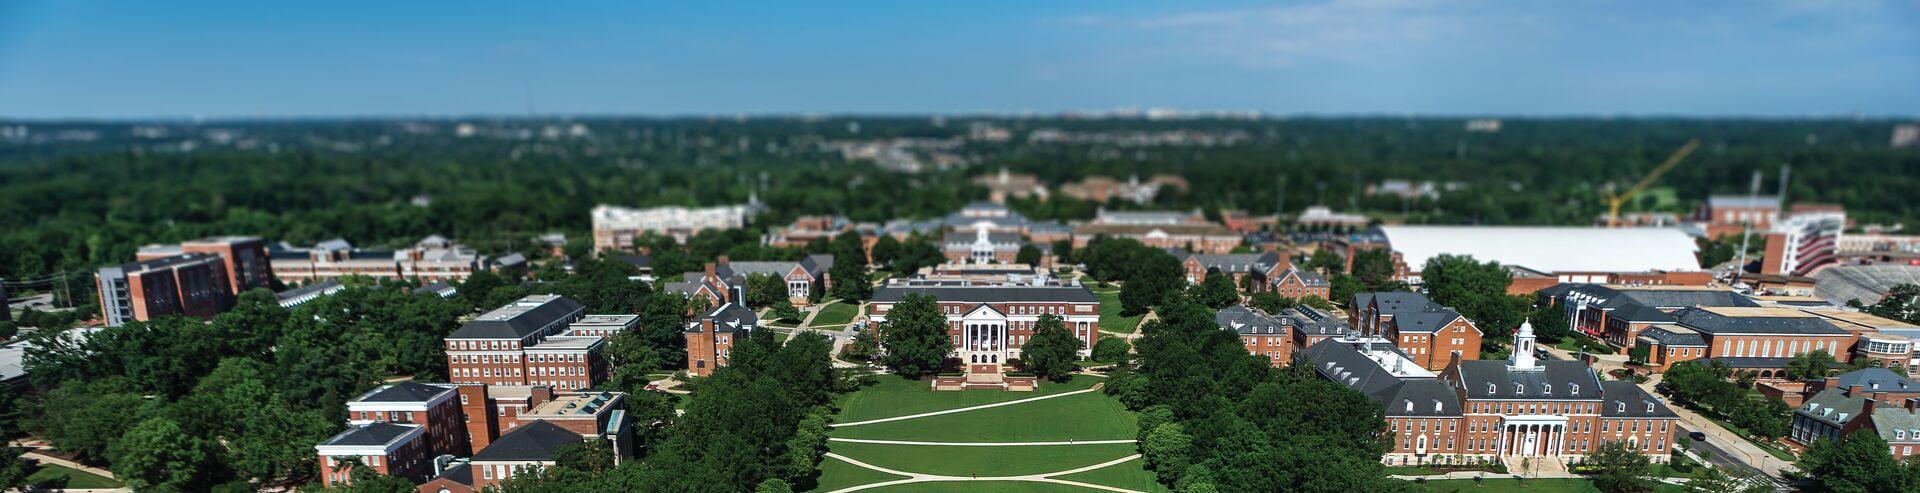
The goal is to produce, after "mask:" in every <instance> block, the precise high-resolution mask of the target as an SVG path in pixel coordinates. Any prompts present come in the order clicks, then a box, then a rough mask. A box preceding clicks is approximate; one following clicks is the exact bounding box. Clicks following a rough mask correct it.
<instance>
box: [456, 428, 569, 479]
mask: <svg viewBox="0 0 1920 493" xmlns="http://www.w3.org/2000/svg"><path fill="white" fill-rule="evenodd" d="M582 441H585V438H583V437H581V436H580V434H579V433H575V432H574V431H573V430H569V429H566V428H564V427H561V426H560V425H556V424H553V423H549V422H546V421H534V422H532V423H529V424H527V425H526V426H521V427H518V428H515V429H514V430H513V431H510V432H507V433H506V434H503V435H501V436H500V439H499V440H495V441H494V442H493V443H492V444H489V445H487V447H486V448H485V449H481V450H480V452H478V453H475V454H473V458H472V460H470V461H469V462H468V464H469V467H471V468H472V469H473V471H472V478H471V479H472V481H473V488H472V490H473V491H481V490H485V489H487V488H490V487H493V486H495V485H498V484H500V482H501V481H505V480H508V479H512V478H513V477H514V476H517V475H521V474H527V473H530V472H533V471H537V470H540V469H543V468H547V467H551V466H553V465H554V460H553V456H554V453H555V452H558V451H560V448H561V447H564V446H567V445H572V444H576V443H580V442H582Z"/></svg>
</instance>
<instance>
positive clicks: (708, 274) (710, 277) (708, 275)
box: [707, 257, 727, 279]
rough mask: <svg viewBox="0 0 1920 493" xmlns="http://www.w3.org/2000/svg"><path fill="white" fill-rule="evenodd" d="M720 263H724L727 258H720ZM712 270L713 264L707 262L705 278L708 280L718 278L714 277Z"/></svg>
mask: <svg viewBox="0 0 1920 493" xmlns="http://www.w3.org/2000/svg"><path fill="white" fill-rule="evenodd" d="M720 261H721V262H726V261H727V258H726V257H720ZM713 269H714V267H713V262H707V278H708V279H712V278H714V277H719V276H716V275H714V273H713Z"/></svg>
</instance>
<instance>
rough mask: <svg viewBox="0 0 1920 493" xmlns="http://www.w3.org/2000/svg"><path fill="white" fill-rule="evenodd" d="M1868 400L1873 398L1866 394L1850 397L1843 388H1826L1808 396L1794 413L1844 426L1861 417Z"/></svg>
mask: <svg viewBox="0 0 1920 493" xmlns="http://www.w3.org/2000/svg"><path fill="white" fill-rule="evenodd" d="M1868 400H1871V399H1868V398H1866V397H1865V396H1851V397H1850V396H1848V395H1847V392H1846V391H1844V390H1841V389H1826V390H1822V391H1820V393H1818V394H1813V397H1810V398H1807V402H1806V403H1805V404H1801V405H1800V408H1799V409H1795V410H1794V411H1793V413H1794V414H1797V415H1801V416H1806V417H1808V418H1811V419H1813V420H1815V421H1819V422H1822V423H1826V424H1829V425H1833V426H1835V427H1843V426H1846V425H1847V423H1848V422H1851V421H1853V420H1854V418H1858V417H1860V410H1861V409H1864V408H1866V402H1867V401H1868Z"/></svg>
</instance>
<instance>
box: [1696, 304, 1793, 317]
mask: <svg viewBox="0 0 1920 493" xmlns="http://www.w3.org/2000/svg"><path fill="white" fill-rule="evenodd" d="M1700 309H1701V310H1704V311H1707V312H1709V313H1714V314H1717V315H1721V316H1727V317H1741V318H1816V317H1818V315H1814V314H1811V313H1807V312H1804V311H1800V310H1795V309H1792V308H1773V307H1765V306H1703V307H1700Z"/></svg>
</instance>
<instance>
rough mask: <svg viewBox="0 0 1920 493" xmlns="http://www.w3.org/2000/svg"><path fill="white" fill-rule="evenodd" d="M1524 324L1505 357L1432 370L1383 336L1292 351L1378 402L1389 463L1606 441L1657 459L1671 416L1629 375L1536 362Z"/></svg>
mask: <svg viewBox="0 0 1920 493" xmlns="http://www.w3.org/2000/svg"><path fill="white" fill-rule="evenodd" d="M1533 345H1534V340H1533V327H1532V325H1530V324H1522V325H1521V327H1520V329H1519V330H1518V331H1516V332H1515V334H1514V346H1513V347H1514V351H1513V357H1511V358H1509V359H1508V360H1506V361H1481V360H1470V361H1461V362H1460V363H1459V364H1458V365H1455V366H1452V367H1449V368H1447V369H1446V370H1445V371H1443V372H1439V373H1435V372H1433V371H1431V370H1428V369H1426V368H1422V367H1421V366H1420V365H1419V363H1418V362H1416V361H1414V360H1413V359H1412V358H1411V357H1410V356H1409V355H1407V354H1406V353H1403V352H1401V351H1400V350H1398V349H1396V348H1394V347H1393V346H1392V345H1390V344H1389V341H1387V340H1386V339H1382V338H1372V337H1361V336H1345V337H1340V338H1333V339H1327V340H1323V341H1321V342H1319V343H1316V344H1314V345H1313V346H1310V347H1308V348H1306V349H1305V350H1303V351H1302V352H1301V364H1308V365H1311V366H1312V368H1313V370H1314V372H1315V373H1317V374H1319V375H1320V376H1321V377H1322V378H1326V379H1328V380H1332V381H1335V382H1339V383H1341V384H1342V385H1346V386H1348V387H1350V388H1353V389H1354V390H1358V391H1360V392H1362V393H1364V394H1367V395H1368V396H1369V397H1371V398H1372V399H1374V400H1375V401H1376V402H1379V403H1380V404H1381V405H1382V407H1383V409H1384V411H1385V412H1384V414H1385V417H1386V420H1387V430H1388V433H1389V436H1390V437H1391V438H1390V440H1391V447H1390V449H1389V450H1388V452H1387V453H1386V454H1385V456H1384V457H1382V461H1383V462H1385V463H1387V464H1389V465H1417V464H1466V463H1492V462H1503V463H1505V464H1506V465H1507V466H1508V467H1517V466H1518V465H1519V462H1520V460H1521V459H1522V458H1528V459H1530V460H1532V461H1535V462H1536V463H1538V462H1540V461H1553V462H1558V463H1563V464H1572V463H1577V462H1578V461H1580V460H1581V459H1583V458H1584V457H1585V456H1586V455H1587V454H1589V453H1591V452H1592V451H1593V450H1594V449H1596V448H1598V447H1599V446H1600V445H1601V444H1602V443H1605V442H1608V441H1625V442H1627V443H1628V444H1629V445H1630V446H1631V448H1632V449H1633V450H1636V451H1638V452H1640V453H1641V454H1643V455H1646V456H1648V457H1649V458H1650V459H1651V460H1653V461H1654V462H1666V461H1667V460H1668V458H1669V451H1670V450H1671V447H1672V446H1673V445H1674V442H1673V438H1674V436H1676V434H1677V433H1678V432H1679V426H1678V425H1679V419H1678V416H1677V415H1675V414H1674V413H1673V411H1672V410H1671V409H1669V408H1667V407H1666V406H1665V405H1664V404H1661V403H1660V402H1659V400H1658V399H1656V398H1654V397H1653V396H1652V395H1649V394H1647V393H1646V392H1645V391H1643V390H1641V389H1640V388H1639V387H1638V386H1635V385H1633V384H1632V383H1630V382H1619V381H1606V382H1602V381H1600V380H1599V378H1598V377H1597V376H1596V374H1595V373H1594V372H1593V370H1592V369H1591V368H1588V367H1587V366H1586V365H1584V364H1582V363H1580V362H1577V361H1551V360H1550V361H1536V360H1535V359H1534V357H1533Z"/></svg>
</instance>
